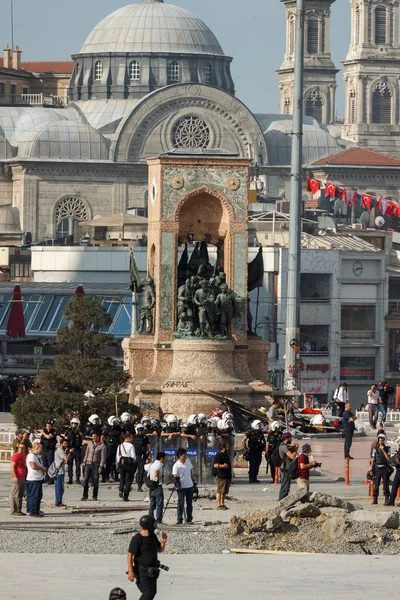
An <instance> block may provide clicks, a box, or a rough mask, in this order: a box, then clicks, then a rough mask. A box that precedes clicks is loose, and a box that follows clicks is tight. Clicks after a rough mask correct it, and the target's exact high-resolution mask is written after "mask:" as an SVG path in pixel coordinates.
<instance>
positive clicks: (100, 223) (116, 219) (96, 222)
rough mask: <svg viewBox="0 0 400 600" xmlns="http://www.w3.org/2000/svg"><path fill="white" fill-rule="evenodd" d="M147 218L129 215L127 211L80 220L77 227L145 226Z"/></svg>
mask: <svg viewBox="0 0 400 600" xmlns="http://www.w3.org/2000/svg"><path fill="white" fill-rule="evenodd" d="M148 222H149V220H148V219H147V217H141V216H140V215H131V214H129V213H117V214H115V215H110V216H108V217H98V218H95V219H92V220H91V221H81V222H80V223H79V227H129V226H132V225H140V226H141V227H143V226H145V227H147V225H148Z"/></svg>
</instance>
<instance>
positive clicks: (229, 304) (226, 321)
mask: <svg viewBox="0 0 400 600" xmlns="http://www.w3.org/2000/svg"><path fill="white" fill-rule="evenodd" d="M215 308H216V311H217V314H218V315H219V319H218V321H219V334H220V335H222V336H227V335H230V333H231V326H232V320H233V318H234V317H235V315H236V313H237V304H236V299H235V294H234V293H233V292H232V291H231V290H229V288H228V284H227V283H223V284H222V285H221V292H220V293H219V294H218V296H217V298H216V300H215Z"/></svg>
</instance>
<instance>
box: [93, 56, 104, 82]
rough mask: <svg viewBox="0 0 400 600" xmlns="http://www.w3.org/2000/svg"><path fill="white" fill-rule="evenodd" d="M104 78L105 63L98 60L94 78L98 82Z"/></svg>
mask: <svg viewBox="0 0 400 600" xmlns="http://www.w3.org/2000/svg"><path fill="white" fill-rule="evenodd" d="M102 77H103V63H102V62H100V61H99V60H98V61H97V63H96V64H95V67H94V78H95V80H96V81H100V80H101V78H102Z"/></svg>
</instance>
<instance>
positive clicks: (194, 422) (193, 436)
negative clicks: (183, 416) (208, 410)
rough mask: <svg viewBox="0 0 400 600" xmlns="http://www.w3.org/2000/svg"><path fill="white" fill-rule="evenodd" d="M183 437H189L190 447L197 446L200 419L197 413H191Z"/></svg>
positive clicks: (188, 443)
mask: <svg viewBox="0 0 400 600" xmlns="http://www.w3.org/2000/svg"><path fill="white" fill-rule="evenodd" d="M182 437H184V438H187V445H188V448H194V449H195V448H197V446H198V439H199V420H198V416H197V415H190V416H189V417H188V420H187V423H186V425H185V426H184V428H183V431H182Z"/></svg>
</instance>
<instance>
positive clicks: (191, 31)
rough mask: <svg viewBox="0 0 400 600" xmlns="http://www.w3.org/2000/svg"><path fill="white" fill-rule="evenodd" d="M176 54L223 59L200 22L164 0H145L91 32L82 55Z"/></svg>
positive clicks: (207, 29) (107, 18) (118, 11)
mask: <svg viewBox="0 0 400 600" xmlns="http://www.w3.org/2000/svg"><path fill="white" fill-rule="evenodd" d="M103 52H112V53H124V52H129V53H138V52H143V53H164V52H165V53H168V54H172V53H177V54H207V55H214V56H215V55H216V56H224V52H223V50H222V48H221V46H220V45H219V43H218V40H217V38H216V37H215V35H214V34H213V33H212V31H211V30H210V29H209V28H208V27H207V25H206V24H205V23H203V21H201V19H198V18H197V17H195V16H194V15H192V14H191V13H189V12H188V11H187V10H184V9H183V8H179V7H178V6H173V5H172V4H164V2H163V1H162V0H142V2H141V3H140V4H130V5H129V6H125V7H123V8H120V9H119V10H116V11H115V12H113V13H112V14H111V15H109V16H108V17H106V18H105V19H103V20H102V21H101V22H100V23H99V24H98V25H96V27H95V28H94V29H93V31H92V32H91V33H90V35H89V37H88V38H87V40H86V42H85V43H84V45H83V48H82V50H81V52H80V54H99V53H103Z"/></svg>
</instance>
